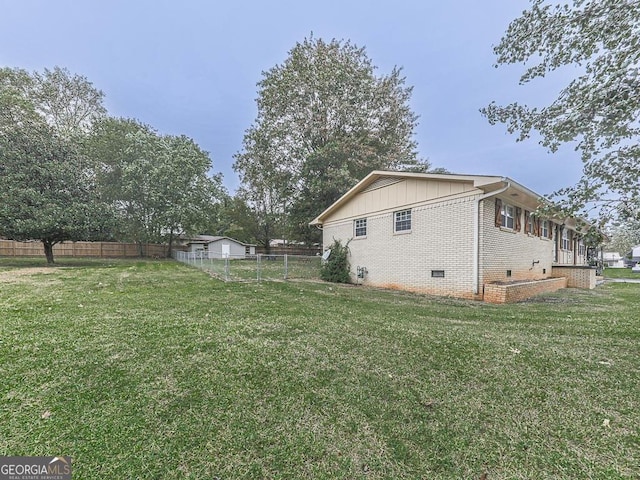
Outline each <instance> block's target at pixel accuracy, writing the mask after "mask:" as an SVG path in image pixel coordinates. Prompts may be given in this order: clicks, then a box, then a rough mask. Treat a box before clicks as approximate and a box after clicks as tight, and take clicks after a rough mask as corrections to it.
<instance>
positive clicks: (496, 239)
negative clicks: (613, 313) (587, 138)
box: [311, 171, 595, 299]
mask: <svg viewBox="0 0 640 480" xmlns="http://www.w3.org/2000/svg"><path fill="white" fill-rule="evenodd" d="M540 198H541V196H540V195H538V194H537V193H535V192H533V191H531V190H529V189H528V188H526V187H524V186H522V185H520V184H519V183H517V182H515V181H513V180H511V179H509V178H506V177H497V176H482V175H453V174H429V173H405V172H385V171H375V172H372V173H371V174H369V175H368V176H367V177H366V178H364V179H363V180H362V181H360V182H359V183H358V184H357V185H355V186H354V187H353V188H352V189H351V190H349V191H348V192H347V193H345V194H344V195H343V196H342V197H341V198H340V199H338V200H337V201H336V202H335V203H334V204H333V205H331V206H330V207H329V208H327V209H326V210H325V211H324V212H322V213H321V214H320V215H318V217H316V218H315V219H314V220H313V221H312V222H311V225H316V226H317V227H318V228H321V229H322V231H323V241H324V248H325V249H326V248H328V247H329V245H330V244H331V243H332V242H333V240H334V239H337V240H340V241H342V243H343V244H345V243H346V242H348V241H350V243H349V249H350V263H351V265H352V280H353V281H354V282H357V283H363V284H366V285H372V286H379V287H385V288H394V289H403V290H410V291H416V292H424V293H431V294H436V295H447V296H455V297H462V298H472V299H483V297H484V290H485V286H486V285H488V284H501V283H504V284H507V283H513V282H526V281H533V280H545V279H552V277H566V278H567V279H568V280H567V283H566V284H565V285H569V286H574V285H576V284H577V283H580V285H587V287H588V288H593V287H594V286H595V270H592V269H589V267H587V266H586V262H587V255H586V247H585V244H584V243H583V238H582V235H581V233H580V229H579V228H578V226H577V225H578V222H576V220H575V219H572V218H566V219H558V218H538V217H535V216H534V215H533V213H532V212H534V211H535V210H536V209H537V207H538V206H539V203H540ZM562 267H567V268H566V269H564V270H563V269H562ZM582 269H584V270H582ZM576 275H577V276H585V278H586V279H587V280H586V281H584V282H583V281H580V282H577V283H576V281H574V280H575V278H574V277H576ZM547 283H549V284H551V283H554V282H547ZM558 288H560V287H558ZM530 291H531V292H534V293H536V292H538V291H540V289H539V288H538V287H537V286H536V288H532V289H530ZM523 296H524V294H523Z"/></svg>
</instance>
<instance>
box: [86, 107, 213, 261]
mask: <svg viewBox="0 0 640 480" xmlns="http://www.w3.org/2000/svg"><path fill="white" fill-rule="evenodd" d="M86 151H87V154H88V155H89V156H91V157H92V158H94V159H96V161H97V164H98V172H99V174H98V186H99V188H100V190H101V191H102V192H103V193H104V197H105V199H106V200H107V201H109V202H110V204H111V205H113V207H114V209H115V210H116V212H117V216H118V220H119V223H118V225H119V228H120V230H119V236H120V237H121V238H123V239H126V240H130V241H133V242H137V243H139V244H142V243H144V242H164V241H168V243H169V249H170V248H171V244H172V241H173V239H174V238H175V237H176V236H177V235H180V234H184V233H202V232H201V229H203V228H205V226H206V225H207V224H208V223H209V222H210V217H211V214H212V209H213V208H214V205H215V204H216V203H217V202H218V201H219V199H220V197H221V195H223V193H224V188H223V187H222V182H221V177H220V176H219V175H214V176H209V174H208V172H209V169H210V168H211V159H210V158H209V155H208V154H207V153H206V152H204V151H202V150H201V149H200V147H198V146H197V145H196V144H195V142H194V141H193V140H192V139H190V138H188V137H186V136H184V135H181V136H173V135H159V134H158V133H157V132H156V131H155V130H153V129H152V128H151V127H149V126H148V125H144V124H142V123H140V122H138V121H136V120H131V119H122V118H120V119H117V118H106V119H104V120H101V121H99V122H97V123H96V124H95V125H94V128H93V130H92V133H91V135H90V136H89V137H88V138H87V140H86Z"/></svg>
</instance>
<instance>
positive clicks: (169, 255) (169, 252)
mask: <svg viewBox="0 0 640 480" xmlns="http://www.w3.org/2000/svg"><path fill="white" fill-rule="evenodd" d="M172 246H173V230H171V232H170V233H169V247H168V248H167V258H171V247H172Z"/></svg>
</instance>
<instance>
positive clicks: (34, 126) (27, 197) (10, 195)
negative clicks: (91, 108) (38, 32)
mask: <svg viewBox="0 0 640 480" xmlns="http://www.w3.org/2000/svg"><path fill="white" fill-rule="evenodd" d="M63 73H64V72H63V71H59V72H58V75H59V76H60V75H61V76H62V77H64V78H63V79H64V80H66V82H67V83H69V82H70V83H71V85H74V79H73V78H70V77H68V76H65V75H63ZM74 78H75V77H74ZM38 80H39V77H38V76H36V77H35V79H34V77H31V76H29V75H28V74H27V73H26V72H23V71H14V70H11V69H0V173H1V174H0V235H2V236H4V237H6V238H10V239H14V240H20V241H22V240H35V239H39V240H41V241H42V243H43V245H44V249H45V254H46V257H47V261H48V262H49V263H52V262H53V261H54V258H53V250H52V249H53V245H55V244H56V243H60V242H64V241H67V240H102V239H109V238H110V232H111V227H112V226H113V215H112V211H111V210H110V208H109V207H108V205H107V204H106V203H104V202H103V201H102V199H101V198H100V196H99V194H98V192H97V189H96V188H95V176H94V171H95V169H94V165H93V164H92V163H91V162H90V161H89V160H88V159H87V157H85V156H84V155H82V153H81V152H80V151H79V149H78V146H77V143H75V142H73V141H72V140H71V138H70V137H71V132H72V130H73V128H72V126H71V124H70V123H68V122H63V121H62V120H60V121H59V122H58V121H53V120H52V119H53V118H54V117H56V118H63V117H65V115H66V114H65V115H63V114H62V113H61V110H64V107H63V105H62V104H60V103H58V102H61V101H62V100H63V98H62V97H57V96H56V95H57V94H58V92H57V91H55V92H54V93H51V94H50V95H48V96H47V97H46V98H40V99H39V100H38V101H40V102H43V103H41V104H38V103H35V100H36V99H38V98H39V97H36V96H35V95H34V94H33V92H32V90H31V89H32V86H33V84H34V83H37V82H38ZM67 83H65V84H64V86H62V87H60V89H61V90H62V91H65V92H67V93H69V92H68V91H69V90H73V88H72V86H69V85H68V84H67ZM55 85H57V84H56V83H55V82H54V83H53V86H55ZM83 85H84V84H83ZM50 86H51V85H50ZM84 86H86V85H84ZM87 88H88V87H87ZM80 90H82V89H80ZM47 91H48V90H47ZM64 99H66V97H64ZM45 100H47V101H48V103H47V101H45ZM74 100H75V104H78V105H79V104H82V103H83V99H82V98H74ZM75 104H74V105H75ZM43 105H44V106H43ZM45 107H46V108H45ZM78 108H79V109H80V108H81V107H79V106H78ZM43 109H44V111H45V113H42V110H43ZM56 109H59V110H60V111H58V110H56ZM67 113H68V112H67ZM57 114H59V115H57ZM80 125H81V123H78V124H77V126H78V127H79V126H80Z"/></svg>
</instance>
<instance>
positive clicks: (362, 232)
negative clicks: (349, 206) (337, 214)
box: [353, 218, 367, 238]
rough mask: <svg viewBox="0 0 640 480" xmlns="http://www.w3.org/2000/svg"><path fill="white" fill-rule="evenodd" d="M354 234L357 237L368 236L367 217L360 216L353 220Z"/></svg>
mask: <svg viewBox="0 0 640 480" xmlns="http://www.w3.org/2000/svg"><path fill="white" fill-rule="evenodd" d="M353 229H354V234H355V236H356V238H357V237H366V236H367V219H366V218H359V219H357V220H354V221H353Z"/></svg>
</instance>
